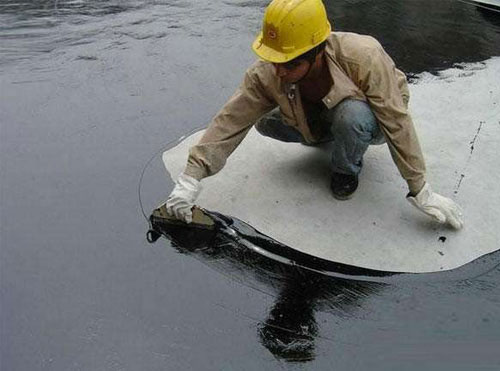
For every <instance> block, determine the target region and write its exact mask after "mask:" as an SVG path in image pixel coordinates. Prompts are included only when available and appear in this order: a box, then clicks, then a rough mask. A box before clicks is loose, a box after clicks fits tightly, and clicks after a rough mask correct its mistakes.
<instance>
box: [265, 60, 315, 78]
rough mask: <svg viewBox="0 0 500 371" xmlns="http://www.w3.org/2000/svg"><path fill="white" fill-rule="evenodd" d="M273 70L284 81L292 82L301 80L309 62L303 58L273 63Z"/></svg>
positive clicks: (306, 71) (307, 69)
mask: <svg viewBox="0 0 500 371" xmlns="http://www.w3.org/2000/svg"><path fill="white" fill-rule="evenodd" d="M273 66H274V72H275V74H276V76H278V77H279V78H280V79H281V81H283V82H284V83H288V84H292V83H296V82H298V81H300V80H302V79H303V78H304V77H305V76H306V75H307V73H308V72H309V66H310V63H309V62H308V61H307V60H305V59H299V60H292V61H290V62H287V63H273Z"/></svg>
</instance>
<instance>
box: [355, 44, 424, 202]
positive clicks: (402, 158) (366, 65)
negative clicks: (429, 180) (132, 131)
mask: <svg viewBox="0 0 500 371" xmlns="http://www.w3.org/2000/svg"><path fill="white" fill-rule="evenodd" d="M365 55H366V57H365V58H364V61H363V63H361V64H360V66H359V70H358V85H359V86H360V87H361V89H362V90H363V92H364V93H365V96H366V98H367V100H368V103H369V104H370V107H371V108H372V110H373V113H374V115H375V117H376V118H377V120H378V122H379V123H380V126H381V130H382V132H383V133H384V135H385V138H386V141H387V144H388V146H389V150H390V152H391V156H392V158H393V160H394V162H395V164H396V166H397V167H398V170H399V172H400V173H401V176H402V177H403V178H404V179H405V180H406V182H407V183H408V188H409V190H410V192H411V193H413V194H416V193H418V192H419V191H420V190H421V189H422V187H423V185H424V184H425V161H424V157H423V154H422V150H421V148H420V144H419V141H418V137H417V133H416V131H415V127H414V125H413V121H412V119H411V116H410V114H409V112H408V108H407V104H408V98H409V97H408V87H407V83H406V81H404V82H402V81H401V76H400V75H402V73H401V72H400V71H398V70H397V69H396V67H395V65H394V62H393V61H392V59H391V58H390V57H389V55H387V53H386V52H385V51H384V49H383V48H382V46H381V45H380V44H378V42H377V44H376V45H375V46H373V47H372V48H371V49H370V52H369V53H366V54H365ZM398 72H399V75H398ZM398 85H401V86H398Z"/></svg>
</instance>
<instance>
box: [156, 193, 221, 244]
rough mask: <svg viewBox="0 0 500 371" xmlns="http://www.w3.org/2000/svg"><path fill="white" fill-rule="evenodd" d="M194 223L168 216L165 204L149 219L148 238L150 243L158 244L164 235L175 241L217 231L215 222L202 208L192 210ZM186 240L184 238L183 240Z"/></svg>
mask: <svg viewBox="0 0 500 371" xmlns="http://www.w3.org/2000/svg"><path fill="white" fill-rule="evenodd" d="M192 212H193V221H192V222H191V223H186V222H184V221H182V220H179V219H176V218H175V217H172V216H170V215H168V213H167V208H166V205H165V203H163V204H162V205H160V206H159V207H158V208H156V209H155V210H153V213H152V214H151V216H150V217H149V221H150V223H151V229H150V230H149V231H148V233H147V235H146V237H147V239H148V241H149V242H150V243H153V242H156V241H157V240H158V238H160V237H161V235H162V234H167V235H169V237H171V238H173V239H176V240H177V239H179V238H182V237H186V236H187V235H192V234H193V233H197V234H200V233H202V232H203V233H202V234H206V232H213V231H215V222H214V220H213V219H212V218H211V217H210V215H208V213H206V212H205V211H204V210H203V209H202V208H200V207H198V206H194V207H193V209H192ZM182 239H184V238H182Z"/></svg>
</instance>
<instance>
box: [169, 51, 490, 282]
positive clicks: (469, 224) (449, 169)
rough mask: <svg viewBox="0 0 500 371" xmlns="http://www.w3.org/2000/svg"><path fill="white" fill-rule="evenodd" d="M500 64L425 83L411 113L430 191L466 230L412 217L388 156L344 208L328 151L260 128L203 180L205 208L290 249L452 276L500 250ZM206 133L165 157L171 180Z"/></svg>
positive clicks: (375, 157)
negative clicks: (458, 212) (455, 210)
mask: <svg viewBox="0 0 500 371" xmlns="http://www.w3.org/2000/svg"><path fill="white" fill-rule="evenodd" d="M499 76H500V58H492V59H490V60H488V61H486V62H484V63H480V64H473V65H462V66H459V67H457V68H453V69H449V70H446V71H442V72H441V73H439V75H437V76H436V75H431V74H428V73H424V74H422V75H420V76H419V78H418V79H417V81H416V82H415V83H413V84H411V85H410V93H411V98H410V110H411V113H412V117H413V119H414V122H415V126H416V128H417V132H418V134H419V138H420V142H421V145H422V148H423V151H424V155H425V158H426V163H427V180H428V182H429V184H431V186H432V188H433V189H434V191H436V192H438V193H440V194H442V195H445V196H447V197H450V198H452V199H454V200H455V201H456V202H458V203H459V204H460V205H461V206H462V208H463V210H464V215H465V227H464V229H462V230H460V231H455V230H452V229H451V228H450V227H446V226H442V225H439V224H437V223H436V222H434V221H432V220H431V219H430V218H429V217H427V216H426V215H425V214H423V213H421V212H420V211H418V210H417V209H415V208H414V207H413V206H411V205H410V204H409V203H408V202H407V201H406V199H405V196H406V194H407V186H406V183H405V182H404V180H403V179H402V178H401V176H400V175H399V172H398V170H397V168H396V166H395V164H394V163H393V161H392V159H391V157H390V154H389V150H388V147H387V145H385V144H384V145H381V146H370V147H369V149H368V151H367V152H366V154H365V157H364V166H363V170H362V172H361V175H360V184H359V188H358V190H357V191H356V193H355V195H354V197H353V198H352V199H351V200H348V201H337V200H335V199H334V198H333V197H332V195H331V193H330V188H329V182H330V167H329V161H330V155H329V150H328V145H327V146H322V147H308V146H303V145H301V144H295V143H282V142H279V141H276V140H273V139H270V138H266V137H263V136H261V135H260V134H258V133H257V132H256V131H255V129H252V130H251V131H250V133H249V134H248V136H247V137H246V138H245V140H244V141H243V142H242V144H241V145H240V146H239V147H238V148H237V149H236V151H235V152H234V153H233V154H232V155H231V157H230V158H229V160H228V162H227V164H226V166H225V167H224V169H223V170H222V171H221V172H220V173H218V174H217V175H215V176H212V177H209V178H206V179H204V180H203V181H202V185H203V191H202V192H201V194H200V197H199V198H198V200H197V204H198V205H200V206H201V207H203V208H206V209H208V210H212V211H217V212H220V213H223V214H225V215H229V216H234V217H236V218H238V219H240V220H243V221H245V222H247V223H249V224H250V225H252V226H253V227H254V228H256V229H257V230H259V231H260V232H262V233H264V234H266V235H268V236H270V237H272V238H274V239H275V240H277V241H279V242H281V243H284V244H286V245H288V246H290V247H291V248H293V249H296V250H299V251H302V252H304V253H307V254H311V255H314V256H317V257H320V258H323V259H327V260H330V261H334V262H340V263H345V264H350V265H354V266H358V267H364V268H371V269H377V270H383V271H396V272H431V271H441V270H449V269H453V268H456V267H459V266H461V265H463V264H466V263H468V262H470V261H472V260H474V259H476V258H478V257H480V256H482V255H484V254H487V253H490V252H493V251H495V250H497V249H499V248H500V216H499V215H500V214H499V211H500V164H499V160H500V155H499V152H498V151H499V150H498V143H499V142H500V84H499ZM201 135H202V132H198V133H195V134H194V135H192V136H190V137H188V138H186V139H185V140H183V141H182V142H181V143H179V144H178V145H177V146H176V147H174V148H172V149H170V150H168V151H166V152H165V153H164V154H163V161H164V163H165V166H166V168H167V171H168V172H169V174H170V175H171V177H172V179H174V180H175V179H176V178H177V176H178V174H180V173H181V172H182V171H183V169H184V166H185V164H186V159H187V154H188V149H189V147H190V146H192V145H194V144H196V143H197V141H198V139H199V138H200V136H201Z"/></svg>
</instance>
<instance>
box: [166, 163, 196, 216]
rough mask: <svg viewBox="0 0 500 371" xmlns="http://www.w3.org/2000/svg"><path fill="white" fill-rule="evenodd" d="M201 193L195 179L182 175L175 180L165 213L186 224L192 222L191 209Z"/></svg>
mask: <svg viewBox="0 0 500 371" xmlns="http://www.w3.org/2000/svg"><path fill="white" fill-rule="evenodd" d="M200 191H201V184H200V182H199V181H198V180H196V179H195V178H193V177H191V176H189V175H186V174H184V173H182V174H181V175H179V178H177V182H176V183H175V187H174V190H173V191H172V193H170V196H168V199H167V204H166V208H167V213H168V215H170V216H173V217H175V218H177V219H179V220H184V221H185V222H186V223H191V222H192V221H193V212H192V211H191V208H192V207H193V206H194V201H195V200H196V197H198V195H199V193H200Z"/></svg>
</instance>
